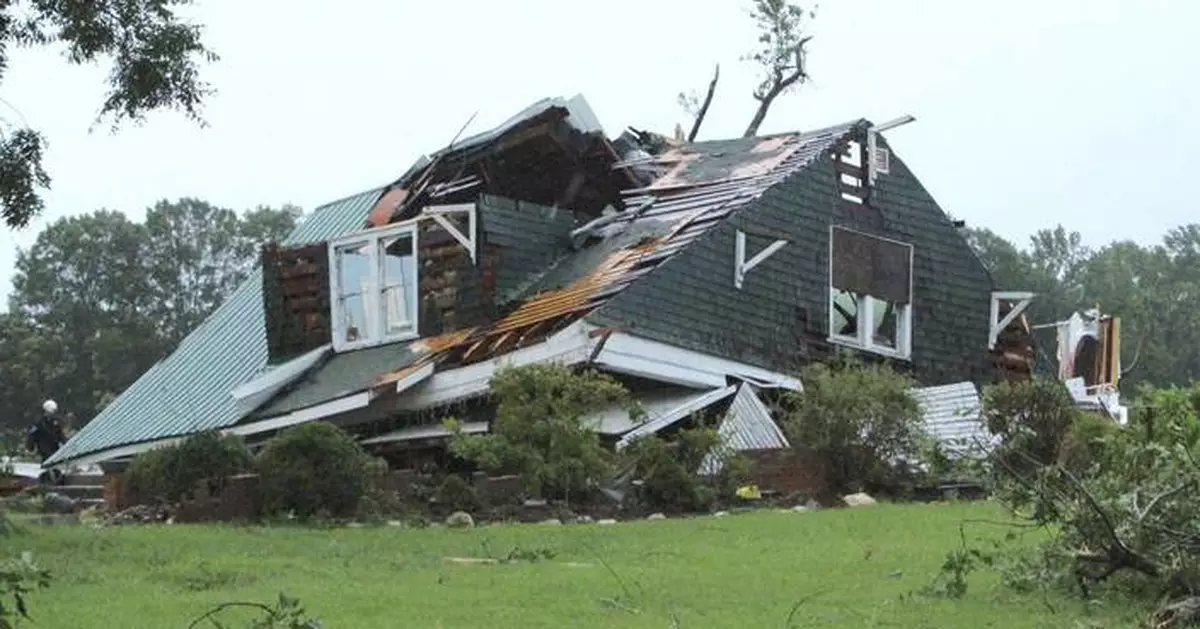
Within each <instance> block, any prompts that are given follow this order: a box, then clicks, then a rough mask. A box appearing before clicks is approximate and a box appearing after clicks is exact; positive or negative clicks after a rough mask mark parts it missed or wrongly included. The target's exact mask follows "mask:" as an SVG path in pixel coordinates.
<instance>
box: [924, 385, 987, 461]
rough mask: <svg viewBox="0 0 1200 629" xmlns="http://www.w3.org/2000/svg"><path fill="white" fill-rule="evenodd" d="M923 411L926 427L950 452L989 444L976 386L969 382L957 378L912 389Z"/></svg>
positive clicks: (960, 454)
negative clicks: (950, 382)
mask: <svg viewBox="0 0 1200 629" xmlns="http://www.w3.org/2000/svg"><path fill="white" fill-rule="evenodd" d="M912 393H913V397H915V398H916V399H917V402H918V403H920V405H921V409H922V411H924V422H925V430H926V431H927V432H928V433H929V435H930V436H931V437H933V438H934V439H936V440H937V441H938V443H940V444H941V445H942V447H943V448H945V449H946V450H947V452H948V453H949V454H952V455H957V456H962V455H967V454H970V453H972V452H973V451H976V450H977V449H978V448H977V446H978V445H980V444H985V445H986V444H991V443H992V441H993V437H992V435H991V434H990V433H989V432H988V431H987V427H986V426H984V425H983V419H982V416H981V414H980V397H979V390H978V389H976V388H975V385H974V384H973V383H971V382H956V383H954V384H945V385H940V386H935V387H919V388H915V389H913V390H912Z"/></svg>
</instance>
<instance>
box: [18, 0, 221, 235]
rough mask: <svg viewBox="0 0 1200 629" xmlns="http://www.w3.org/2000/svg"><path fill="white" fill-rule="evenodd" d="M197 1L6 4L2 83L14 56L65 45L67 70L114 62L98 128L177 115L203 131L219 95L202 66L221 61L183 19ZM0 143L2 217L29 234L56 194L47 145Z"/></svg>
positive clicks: (38, 140) (24, 139)
mask: <svg viewBox="0 0 1200 629" xmlns="http://www.w3.org/2000/svg"><path fill="white" fill-rule="evenodd" d="M191 3H192V2H191V0H88V1H78V0H70V1H55V0H28V1H27V2H21V1H20V0H16V1H11V0H10V1H7V2H4V3H0V77H2V76H3V70H4V68H6V67H7V62H8V52H7V51H9V50H12V49H14V48H21V47H31V46H50V45H54V44H57V45H62V46H64V47H65V49H66V50H65V52H66V58H67V62H68V63H72V64H85V63H93V62H96V61H98V60H100V59H103V58H107V59H111V60H112V71H111V72H110V74H109V76H108V93H107V94H106V96H105V99H104V102H103V104H102V105H101V107H100V111H99V113H98V114H97V116H96V121H95V122H97V123H98V122H100V121H101V120H104V119H106V118H107V119H110V120H111V121H112V126H113V128H114V129H116V128H117V127H118V126H119V124H120V123H122V122H126V121H131V122H134V123H140V122H142V121H144V120H145V116H146V114H147V113H149V112H151V111H154V110H158V109H177V110H180V111H182V112H184V113H185V114H186V115H187V116H188V117H189V118H191V119H193V120H195V121H197V122H199V123H201V124H203V123H204V121H203V118H202V117H201V115H200V109H201V105H202V102H203V100H204V99H205V98H206V97H207V96H209V95H210V94H211V93H212V89H211V88H210V87H209V86H208V85H207V84H206V83H204V82H203V81H201V79H200V72H199V67H200V64H201V63H202V62H205V61H207V62H213V61H216V60H217V56H216V55H215V54H213V53H212V52H211V51H209V50H208V48H206V47H205V46H204V44H203V43H202V42H201V40H200V27H198V26H195V25H193V24H189V23H187V22H185V21H183V20H182V19H181V18H180V17H179V16H178V15H177V14H176V11H177V10H178V8H179V7H182V6H186V5H190V4H191ZM9 127H10V129H9V130H8V132H7V133H5V134H3V137H2V138H0V216H2V217H3V219H4V222H5V223H6V224H7V225H8V226H9V227H10V228H22V227H25V226H27V225H28V224H29V222H30V221H31V220H32V219H33V218H34V217H35V216H37V215H38V214H40V213H41V211H42V209H43V207H44V203H43V200H42V198H41V193H42V192H43V191H45V190H46V189H47V188H49V187H50V177H49V175H48V174H47V173H46V171H45V169H44V168H43V166H42V157H43V154H44V152H45V150H46V140H45V138H44V137H43V136H42V135H41V134H40V133H38V132H37V131H35V130H33V129H29V128H22V127H16V126H15V125H11V124H10V125H9Z"/></svg>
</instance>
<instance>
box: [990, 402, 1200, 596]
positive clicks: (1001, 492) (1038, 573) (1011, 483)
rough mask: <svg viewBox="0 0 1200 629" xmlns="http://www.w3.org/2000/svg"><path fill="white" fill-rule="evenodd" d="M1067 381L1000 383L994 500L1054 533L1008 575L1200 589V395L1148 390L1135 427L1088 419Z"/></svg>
mask: <svg viewBox="0 0 1200 629" xmlns="http://www.w3.org/2000/svg"><path fill="white" fill-rule="evenodd" d="M1060 389H1063V387H1062V385H1061V383H1058V384H1057V386H1054V383H1052V382H1044V381H1043V382H1038V381H1035V382H1030V383H1027V384H1023V385H1016V386H1005V387H995V388H992V389H990V390H989V391H988V392H987V394H985V396H984V413H985V416H986V417H987V418H988V420H989V426H990V427H993V428H998V430H997V434H1000V435H1001V436H1003V437H1004V439H1003V442H1002V444H1001V445H1000V446H999V447H998V448H997V449H996V451H995V452H994V453H993V454H992V457H991V465H992V466H993V468H994V472H995V474H994V477H995V479H996V484H997V488H996V489H997V490H996V496H997V498H998V499H1000V500H1001V501H1002V502H1004V503H1005V504H1006V505H1007V506H1009V507H1010V508H1011V509H1012V510H1013V512H1014V513H1017V514H1019V515H1022V516H1024V517H1026V518H1027V519H1029V520H1030V521H1031V522H1032V523H1033V524H1035V525H1041V526H1046V527H1051V528H1052V529H1053V530H1055V531H1057V533H1058V534H1057V535H1056V536H1055V537H1053V538H1052V540H1051V541H1050V542H1048V543H1047V544H1045V545H1043V546H1042V547H1041V548H1039V549H1038V552H1037V556H1036V557H1025V558H1023V559H1022V560H1021V561H1017V562H1014V563H1013V564H1012V565H1013V566H1015V567H1016V570H1015V571H1012V572H1010V573H1009V574H1008V575H1006V579H1005V580H1006V582H1008V583H1010V584H1011V585H1014V586H1016V587H1019V588H1021V589H1030V588H1032V587H1035V586H1036V584H1041V585H1043V586H1057V585H1061V584H1062V583H1063V582H1064V581H1066V582H1074V583H1077V584H1078V585H1079V586H1080V587H1081V588H1082V590H1083V593H1084V594H1085V595H1090V594H1091V591H1092V588H1093V587H1095V586H1097V585H1098V584H1104V585H1107V586H1109V587H1110V588H1119V589H1121V590H1123V591H1124V593H1125V594H1127V595H1130V596H1150V597H1167V598H1170V597H1176V596H1187V595H1191V594H1193V593H1194V592H1196V591H1197V590H1198V589H1200V550H1198V549H1197V546H1196V544H1195V540H1197V539H1200V522H1197V520H1196V518H1195V514H1196V513H1197V511H1200V463H1198V462H1197V461H1198V457H1200V439H1198V437H1200V429H1198V427H1197V425H1198V423H1200V416H1198V406H1200V405H1198V404H1197V403H1196V402H1197V401H1200V395H1197V391H1198V390H1200V389H1197V388H1196V387H1195V386H1193V387H1191V388H1188V389H1175V388H1171V389H1151V388H1144V389H1143V390H1142V391H1141V392H1140V394H1139V396H1138V400H1137V403H1136V404H1135V405H1134V406H1133V407H1132V409H1131V415H1132V416H1131V421H1130V423H1129V425H1128V426H1124V427H1122V426H1118V425H1116V424H1115V423H1114V422H1112V421H1110V420H1108V419H1107V418H1105V417H1103V416H1100V415H1096V414H1080V413H1078V412H1077V411H1075V409H1074V408H1073V406H1072V405H1071V403H1070V401H1069V399H1064V396H1063V395H1061V394H1060V393H1059V392H1058V391H1059V390H1060Z"/></svg>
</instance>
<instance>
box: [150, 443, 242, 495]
mask: <svg viewBox="0 0 1200 629" xmlns="http://www.w3.org/2000/svg"><path fill="white" fill-rule="evenodd" d="M253 464H254V460H253V458H252V457H251V456H250V451H249V450H248V449H247V448H246V443H245V442H244V441H243V440H242V438H241V437H237V436H232V435H231V436H224V435H222V434H221V433H220V432H218V431H215V430H214V431H208V432H202V433H199V434H196V435H192V436H190V437H188V438H186V439H184V440H183V441H181V442H179V443H178V444H176V445H171V446H166V447H162V448H157V449H154V450H148V451H146V452H143V453H141V454H139V455H137V457H135V458H134V459H133V463H132V464H131V465H130V466H129V472H128V479H129V487H130V490H131V491H133V492H134V494H135V495H137V496H138V497H140V498H144V499H145V498H155V499H161V500H166V501H169V502H174V501H177V500H181V499H185V498H189V497H191V495H192V492H193V491H195V489H196V485H197V484H198V483H199V482H200V481H204V480H209V479H222V478H226V477H228V476H233V475H235V474H240V473H242V472H245V471H247V470H249V469H251V468H252V466H253Z"/></svg>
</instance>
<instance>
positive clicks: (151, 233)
mask: <svg viewBox="0 0 1200 629" xmlns="http://www.w3.org/2000/svg"><path fill="white" fill-rule="evenodd" d="M299 216H300V211H299V208H297V207H295V206H284V207H283V208H281V209H279V210H275V209H272V208H269V207H264V206H259V207H258V208H257V209H255V210H253V211H251V212H248V213H246V214H245V215H244V216H242V217H239V216H238V215H237V213H236V212H234V211H233V210H230V209H226V208H219V207H216V206H214V205H212V204H210V203H207V202H205V201H201V200H199V199H194V198H183V199H179V200H178V201H174V202H170V201H165V200H164V201H159V202H158V203H157V204H155V205H154V207H152V208H150V210H148V211H147V212H146V228H147V232H148V233H147V238H148V240H147V247H148V254H149V256H150V259H151V260H152V261H153V262H152V264H151V266H150V269H149V277H148V279H149V282H150V290H151V291H152V292H153V293H154V295H155V296H156V299H155V300H154V303H153V304H152V305H151V308H150V315H151V316H152V317H153V318H154V319H155V320H156V321H158V322H159V324H160V326H161V332H162V335H163V337H164V338H165V340H166V341H167V342H168V343H169V344H170V345H172V346H174V345H175V344H177V343H178V342H179V341H181V340H183V337H185V336H187V335H188V334H189V333H190V332H191V331H192V330H193V329H195V328H196V326H198V325H200V323H201V322H203V321H204V319H206V318H207V317H208V315H209V314H211V313H212V311H213V310H215V309H216V308H217V306H219V305H220V304H221V303H222V302H223V301H225V298H226V297H228V296H229V294H230V293H232V292H233V290H234V289H235V288H237V286H238V285H239V284H241V283H242V281H243V280H245V279H246V277H247V276H248V275H249V274H250V271H251V270H253V268H254V266H255V264H256V263H257V262H258V251H259V249H260V248H261V247H262V245H264V244H266V243H267V242H272V241H279V240H282V239H283V238H284V237H286V236H287V234H288V232H290V231H291V230H292V228H293V227H295V223H296V219H297V218H299Z"/></svg>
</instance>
